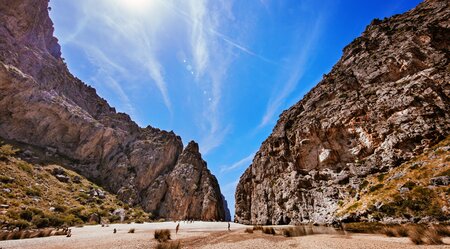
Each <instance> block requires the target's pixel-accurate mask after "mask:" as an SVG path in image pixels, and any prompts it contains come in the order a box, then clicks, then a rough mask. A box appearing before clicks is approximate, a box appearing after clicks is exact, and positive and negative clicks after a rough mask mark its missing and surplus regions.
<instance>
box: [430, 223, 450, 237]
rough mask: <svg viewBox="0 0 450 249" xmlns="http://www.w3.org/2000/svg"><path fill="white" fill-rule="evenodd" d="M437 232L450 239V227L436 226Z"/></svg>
mask: <svg viewBox="0 0 450 249" xmlns="http://www.w3.org/2000/svg"><path fill="white" fill-rule="evenodd" d="M433 228H434V229H435V230H436V232H437V233H438V234H439V235H441V236H443V237H450V227H448V226H444V225H434V226H433Z"/></svg>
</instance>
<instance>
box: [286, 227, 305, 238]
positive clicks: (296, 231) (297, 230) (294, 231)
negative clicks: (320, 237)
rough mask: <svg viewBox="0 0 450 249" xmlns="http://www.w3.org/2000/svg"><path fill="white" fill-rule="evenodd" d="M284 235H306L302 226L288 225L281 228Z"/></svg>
mask: <svg viewBox="0 0 450 249" xmlns="http://www.w3.org/2000/svg"><path fill="white" fill-rule="evenodd" d="M282 231H283V235H284V236H286V237H299V236H305V235H307V231H306V229H305V227H303V226H296V227H289V228H285V229H283V230H282Z"/></svg>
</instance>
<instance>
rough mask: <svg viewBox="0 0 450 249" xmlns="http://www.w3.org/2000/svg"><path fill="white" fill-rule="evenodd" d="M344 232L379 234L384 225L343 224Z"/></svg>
mask: <svg viewBox="0 0 450 249" xmlns="http://www.w3.org/2000/svg"><path fill="white" fill-rule="evenodd" d="M343 227H344V230H345V231H347V232H352V233H379V232H381V231H382V230H383V227H384V225H383V224H381V223H377V222H354V223H346V224H343Z"/></svg>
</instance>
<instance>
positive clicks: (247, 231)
mask: <svg viewBox="0 0 450 249" xmlns="http://www.w3.org/2000/svg"><path fill="white" fill-rule="evenodd" d="M245 232H246V233H253V228H246V229H245Z"/></svg>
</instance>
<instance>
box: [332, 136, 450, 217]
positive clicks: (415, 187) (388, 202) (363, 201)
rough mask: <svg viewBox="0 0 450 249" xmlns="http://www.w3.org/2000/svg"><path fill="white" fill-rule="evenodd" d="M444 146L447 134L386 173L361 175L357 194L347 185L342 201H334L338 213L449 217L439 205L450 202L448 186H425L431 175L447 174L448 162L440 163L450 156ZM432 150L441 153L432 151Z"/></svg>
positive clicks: (371, 215) (448, 139)
mask: <svg viewBox="0 0 450 249" xmlns="http://www.w3.org/2000/svg"><path fill="white" fill-rule="evenodd" d="M444 146H450V136H448V137H447V138H445V139H444V140H442V141H441V142H440V143H439V144H437V145H435V146H433V148H431V149H430V150H428V151H426V152H424V153H422V154H421V155H418V156H416V157H415V158H413V159H412V160H410V161H408V162H405V163H403V164H401V165H400V166H398V167H396V168H393V169H391V170H389V172H387V173H380V174H374V175H369V176H367V177H366V178H365V179H362V183H361V185H360V187H359V188H358V189H357V190H356V191H357V192H358V194H359V195H358V196H359V198H358V199H356V198H355V195H356V193H352V191H353V189H348V190H347V191H348V197H347V198H345V199H342V201H343V204H342V205H338V211H337V215H338V217H344V216H346V215H348V214H350V215H352V214H353V215H354V214H357V213H364V214H367V217H371V218H373V219H374V220H375V221H383V220H384V219H386V218H400V219H404V220H409V219H411V217H417V218H422V217H430V218H431V219H432V220H435V221H439V222H443V221H445V220H449V219H450V212H449V211H446V210H445V209H443V207H444V206H446V205H448V204H447V203H449V202H450V188H449V187H448V186H436V187H434V188H429V187H428V186H429V185H430V182H431V178H432V177H436V176H446V175H450V164H448V163H447V164H446V163H442V162H445V161H446V159H447V158H450V152H449V151H445V150H442V149H440V148H441V147H444ZM436 150H439V151H445V153H438V154H437V155H436V154H435V153H434V151H436ZM382 175H383V177H382ZM401 188H408V190H409V191H401V192H400V190H401ZM358 203H359V204H358ZM355 205H356V206H355Z"/></svg>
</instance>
